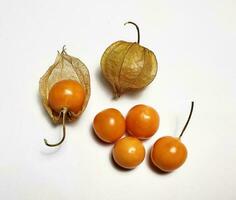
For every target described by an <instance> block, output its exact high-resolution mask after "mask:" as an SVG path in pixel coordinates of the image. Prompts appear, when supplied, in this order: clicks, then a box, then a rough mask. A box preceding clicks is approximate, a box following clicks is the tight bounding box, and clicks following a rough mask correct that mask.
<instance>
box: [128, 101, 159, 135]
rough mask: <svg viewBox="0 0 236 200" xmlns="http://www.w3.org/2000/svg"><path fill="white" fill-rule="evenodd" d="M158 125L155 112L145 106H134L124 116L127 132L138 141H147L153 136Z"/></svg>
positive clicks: (157, 117) (157, 116)
mask: <svg viewBox="0 0 236 200" xmlns="http://www.w3.org/2000/svg"><path fill="white" fill-rule="evenodd" d="M159 124H160V117H159V115H158V113H157V111H156V110H155V109H154V108H152V107H150V106H147V105H142V104H140V105H136V106H134V107H133V108H131V109H130V110H129V112H128V114H127V116H126V130H127V132H128V133H129V134H130V135H132V136H134V137H137V138H139V139H147V138H150V137H151V136H153V135H154V134H155V132H156V131H157V130H158V128H159Z"/></svg>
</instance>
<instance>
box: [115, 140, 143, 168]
mask: <svg viewBox="0 0 236 200" xmlns="http://www.w3.org/2000/svg"><path fill="white" fill-rule="evenodd" d="M112 156H113V159H114V161H115V162H116V163H117V164H118V165H119V166H120V167H123V168H125V169H134V168H135V167H137V166H138V165H139V164H140V163H142V162H143V160H144V157H145V148H144V146H143V144H142V142H141V141H140V140H138V139H137V138H134V137H124V138H121V139H120V140H118V141H117V142H116V143H115V145H114V147H113V150H112Z"/></svg>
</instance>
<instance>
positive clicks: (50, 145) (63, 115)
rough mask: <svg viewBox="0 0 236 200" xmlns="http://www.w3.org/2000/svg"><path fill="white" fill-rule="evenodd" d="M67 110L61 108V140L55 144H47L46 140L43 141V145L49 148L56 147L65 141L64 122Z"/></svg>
mask: <svg viewBox="0 0 236 200" xmlns="http://www.w3.org/2000/svg"><path fill="white" fill-rule="evenodd" d="M67 112H68V110H67V108H63V110H62V111H61V114H62V126H63V136H62V138H61V140H60V141H59V142H58V143H56V144H49V143H48V141H47V140H46V139H44V143H45V144H46V145H47V146H49V147H56V146H58V145H60V144H62V143H63V142H64V140H65V137H66V125H65V121H66V114H67Z"/></svg>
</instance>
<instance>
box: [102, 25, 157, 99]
mask: <svg viewBox="0 0 236 200" xmlns="http://www.w3.org/2000/svg"><path fill="white" fill-rule="evenodd" d="M126 24H133V25H134V26H135V27H136V29H137V32H138V40H137V42H126V41H117V42H114V43H113V44H111V45H110V46H109V47H108V48H107V49H106V50H105V52H104V53H103V55H102V59H101V69H102V73H103V75H104V77H105V78H106V79H107V81H108V82H109V83H110V84H111V85H112V88H113V91H114V95H115V97H119V96H120V95H121V94H122V93H124V92H126V91H128V90H135V89H141V88H144V87H146V86H147V85H148V84H150V83H151V82H152V81H153V79H154V78H155V76H156V73H157V60H156V56H155V54H154V53H153V52H152V51H151V50H149V49H148V48H146V47H143V46H141V45H140V44H139V42H140V33H139V28H138V26H137V24H135V23H133V22H127V23H125V25H126Z"/></svg>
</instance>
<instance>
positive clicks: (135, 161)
mask: <svg viewBox="0 0 236 200" xmlns="http://www.w3.org/2000/svg"><path fill="white" fill-rule="evenodd" d="M159 124H160V117H159V114H158V112H157V111H156V110H155V109H154V108H152V107H150V106H147V105H136V106H134V107H132V108H131V109H130V110H129V112H128V114H127V116H126V118H124V117H123V115H122V114H121V112H120V111H118V110H117V109H114V108H108V109H105V110H103V111H101V112H99V113H98V114H97V115H96V116H95V118H94V121H93V128H94V131H95V133H96V135H97V136H98V138H100V139H101V140H102V141H104V142H106V143H115V145H114V147H113V150H112V156H113V159H114V161H115V162H116V163H117V164H118V165H119V166H121V167H123V168H126V169H134V168H135V167H137V166H138V165H139V164H140V163H142V161H143V160H144V158H145V154H146V151H145V148H144V146H143V143H142V140H145V139H148V138H150V137H152V136H153V135H154V134H155V133H156V131H157V130H158V128H159ZM126 132H127V133H128V134H129V136H124V135H125V133H126ZM123 136H124V137H123ZM186 157H187V149H186V147H185V146H184V144H183V143H182V142H181V141H180V138H174V137H170V136H166V137H162V138H160V139H158V140H157V141H156V142H155V143H154V145H153V147H152V150H151V155H150V158H151V161H152V162H153V164H154V165H155V166H156V167H158V168H159V169H160V170H162V171H165V172H170V171H173V170H175V169H177V168H178V167H180V166H181V165H182V164H183V163H184V161H185V160H186Z"/></svg>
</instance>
